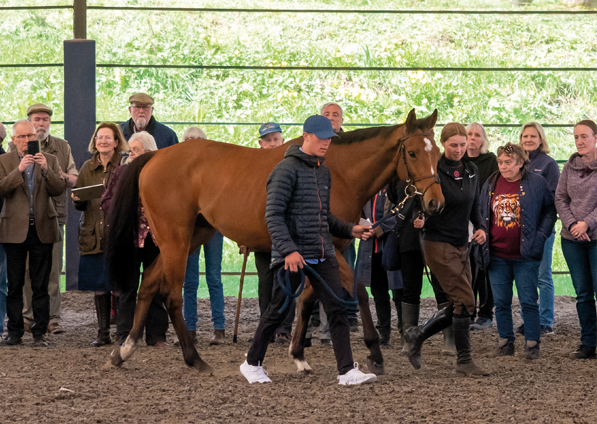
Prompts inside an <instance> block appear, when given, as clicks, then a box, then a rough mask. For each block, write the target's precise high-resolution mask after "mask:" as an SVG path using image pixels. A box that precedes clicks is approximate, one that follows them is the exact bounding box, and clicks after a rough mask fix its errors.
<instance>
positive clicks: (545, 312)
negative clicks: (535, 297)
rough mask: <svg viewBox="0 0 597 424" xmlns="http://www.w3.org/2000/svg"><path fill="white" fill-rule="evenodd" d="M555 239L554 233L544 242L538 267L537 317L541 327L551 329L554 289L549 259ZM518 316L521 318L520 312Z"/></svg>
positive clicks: (521, 313)
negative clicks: (544, 326)
mask: <svg viewBox="0 0 597 424" xmlns="http://www.w3.org/2000/svg"><path fill="white" fill-rule="evenodd" d="M555 238H556V234H555V233H551V236H549V237H547V239H546V240H545V247H544V248H543V258H542V259H541V265H539V283H538V284H537V286H538V287H539V316H540V322H541V325H546V326H548V327H550V328H551V327H553V310H554V300H555V294H556V292H555V289H554V286H553V277H552V275H551V259H552V256H553V243H554V240H555ZM520 316H521V317H523V320H524V316H523V312H522V310H521V311H520Z"/></svg>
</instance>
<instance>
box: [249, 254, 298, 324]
mask: <svg viewBox="0 0 597 424" xmlns="http://www.w3.org/2000/svg"><path fill="white" fill-rule="evenodd" d="M271 259H272V254H271V252H255V267H256V268H257V276H258V279H259V283H258V286H257V295H258V296H259V314H260V316H263V314H264V313H265V311H266V310H267V308H268V307H269V305H270V303H272V296H273V293H274V272H273V271H272V270H271V269H270V267H269V265H270V263H271ZM295 311H296V301H295V300H294V299H292V300H291V301H290V303H289V304H288V306H287V307H286V309H285V310H284V312H283V315H284V321H282V324H280V326H279V327H278V328H277V329H276V332H275V334H276V335H278V334H288V335H289V336H290V335H291V334H292V323H293V322H294V314H295Z"/></svg>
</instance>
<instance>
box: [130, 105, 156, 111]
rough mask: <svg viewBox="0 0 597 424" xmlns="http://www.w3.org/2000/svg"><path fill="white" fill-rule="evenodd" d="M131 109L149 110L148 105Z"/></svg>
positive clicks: (135, 106)
mask: <svg viewBox="0 0 597 424" xmlns="http://www.w3.org/2000/svg"><path fill="white" fill-rule="evenodd" d="M131 107H132V108H133V109H135V110H149V109H151V106H149V105H147V106H139V105H133V106H131Z"/></svg>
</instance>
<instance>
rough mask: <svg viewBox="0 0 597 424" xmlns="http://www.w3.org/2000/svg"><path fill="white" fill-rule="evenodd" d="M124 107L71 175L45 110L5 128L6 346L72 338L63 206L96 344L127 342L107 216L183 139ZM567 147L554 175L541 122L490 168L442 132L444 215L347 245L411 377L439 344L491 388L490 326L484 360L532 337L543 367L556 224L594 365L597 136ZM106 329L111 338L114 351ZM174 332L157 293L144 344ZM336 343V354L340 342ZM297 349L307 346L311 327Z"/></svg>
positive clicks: (1, 230) (1, 260) (134, 104)
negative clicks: (430, 295)
mask: <svg viewBox="0 0 597 424" xmlns="http://www.w3.org/2000/svg"><path fill="white" fill-rule="evenodd" d="M129 103H130V106H129V113H130V119H129V120H127V121H126V122H123V123H121V124H120V125H116V124H113V123H101V124H100V125H98V126H97V128H96V130H95V131H94V134H93V136H92V138H91V140H90V143H89V147H88V150H89V153H90V154H91V157H90V159H89V160H87V161H86V162H85V163H84V164H82V166H81V168H80V169H79V170H77V167H76V165H75V161H74V160H73V156H72V154H71V148H70V146H69V144H68V142H67V141H66V140H63V139H60V138H57V137H55V136H53V135H51V134H50V127H51V117H52V114H53V111H52V110H51V109H50V108H49V107H47V106H46V105H43V104H34V105H31V106H30V107H29V108H28V110H27V117H28V118H27V119H23V120H19V121H17V122H16V123H15V124H14V125H13V126H12V137H11V139H10V142H9V143H7V145H6V152H5V150H4V149H3V148H2V144H0V208H1V212H0V335H1V334H2V333H3V331H4V321H5V320H4V316H5V314H6V316H7V318H8V320H7V330H8V331H7V334H6V336H5V337H4V338H3V340H2V342H0V343H1V344H3V345H16V344H20V343H22V337H23V335H24V333H25V332H30V333H31V334H32V336H33V338H34V342H35V343H36V344H37V345H40V346H45V345H47V336H46V335H47V334H48V333H50V334H60V333H63V332H64V331H65V328H64V327H63V325H62V317H61V300H60V274H61V271H62V267H63V264H62V251H63V239H64V226H65V223H66V220H67V219H68V216H67V209H68V207H67V206H68V204H67V202H69V201H72V202H73V203H74V206H75V208H76V209H77V210H79V211H81V212H82V214H81V218H80V222H79V233H78V235H79V252H80V260H79V273H78V289H79V290H82V291H89V292H93V293H94V303H95V308H96V313H97V321H98V335H97V338H96V340H95V341H93V342H92V344H93V345H95V346H103V345H106V344H111V343H113V341H114V340H115V341H116V342H117V343H123V342H124V340H125V339H126V337H127V336H128V333H129V332H130V330H131V328H132V323H133V311H134V308H135V304H136V296H137V291H136V290H132V291H127V292H119V291H114V290H113V288H112V287H111V286H110V278H109V276H110V273H109V272H108V270H107V269H106V265H105V260H104V257H103V252H104V249H105V247H106V246H105V234H106V232H107V228H106V226H107V223H106V217H107V215H108V213H109V211H110V204H111V201H112V197H113V195H114V193H115V191H116V190H117V189H118V181H119V179H120V178H121V177H122V175H123V174H124V170H125V169H126V166H127V164H128V163H130V162H131V161H134V160H135V159H136V158H137V157H139V156H140V155H142V154H144V153H148V152H151V151H155V150H158V149H162V148H166V147H168V146H172V145H174V144H176V143H178V138H177V136H176V133H175V132H174V131H173V130H172V129H170V128H169V127H167V126H166V125H164V124H162V123H160V122H158V121H157V120H156V119H155V117H154V116H153V110H154V109H153V105H154V99H153V98H152V97H151V96H149V95H147V94H145V93H137V94H135V95H133V96H131V97H130V98H129ZM320 115H322V116H325V117H327V118H328V119H329V121H330V123H331V128H332V129H333V131H334V136H335V134H339V135H340V136H341V134H342V132H343V129H342V124H343V122H344V116H343V111H342V108H341V106H340V105H338V104H337V103H333V102H331V103H326V104H325V105H324V106H323V107H322V108H321V111H320ZM326 122H327V121H326ZM326 125H327V124H326ZM5 138H6V129H5V128H4V126H3V125H2V124H0V141H2V140H4V139H5ZM202 138H207V137H206V135H205V133H203V131H202V130H201V129H199V128H197V127H191V128H188V129H187V131H186V132H185V134H184V137H183V142H184V141H186V140H189V139H202ZM574 141H575V146H576V150H577V151H576V153H574V154H573V155H572V156H571V157H570V159H569V160H568V161H567V162H566V164H565V166H564V168H563V170H562V173H561V175H560V169H559V167H558V164H557V162H556V161H555V160H554V159H553V158H551V157H550V156H549V152H550V150H549V144H548V141H547V138H546V135H545V132H544V130H543V128H542V127H541V125H540V124H538V123H535V122H529V123H525V124H524V125H523V126H522V128H521V130H520V134H519V139H518V140H517V142H515V143H507V144H506V145H504V146H501V147H499V148H498V149H497V152H496V153H497V155H496V154H494V153H491V152H489V151H488V144H489V143H488V139H487V134H486V132H485V129H484V127H483V125H482V124H480V123H476V122H473V123H470V124H469V125H468V126H467V127H466V128H465V127H464V126H463V125H462V124H460V123H456V122H453V123H449V124H447V125H446V126H444V128H443V130H442V132H441V138H440V142H441V145H442V148H443V154H442V155H441V156H440V159H439V163H438V167H437V169H438V176H439V182H440V184H441V187H442V191H443V194H444V197H445V200H446V202H445V206H444V209H443V211H442V212H441V213H440V214H439V215H435V216H425V214H424V213H423V212H422V208H421V205H420V204H418V203H417V202H415V203H414V205H413V207H412V208H409V209H408V211H406V214H405V215H406V216H405V219H404V224H403V225H402V226H401V230H400V237H399V239H398V243H392V247H391V249H392V250H390V251H389V252H388V251H387V250H388V249H390V248H388V247H386V246H388V243H387V240H388V238H389V237H391V236H392V235H391V234H392V231H391V230H392V228H391V226H390V227H388V226H387V225H386V226H385V227H384V226H379V227H378V228H377V229H376V231H375V233H374V234H373V236H372V238H371V239H369V240H366V241H362V242H361V243H360V245H359V251H358V255H356V252H355V244H354V241H353V242H352V243H350V244H348V246H347V248H346V249H345V250H344V251H343V256H344V259H345V260H346V261H347V262H348V264H349V265H350V266H351V268H355V262H356V271H355V272H356V274H357V276H358V278H359V279H360V280H361V281H362V282H365V283H367V285H369V286H370V287H371V292H372V294H373V298H374V303H375V307H376V311H377V320H378V322H377V329H378V331H379V332H380V335H381V345H382V346H384V347H389V346H390V340H391V337H390V335H391V309H392V308H391V306H390V305H391V302H390V300H391V299H392V300H393V303H394V305H395V309H396V311H397V316H398V330H399V333H400V339H401V343H400V344H401V349H402V354H403V355H406V356H408V357H409V359H410V362H411V363H412V365H413V366H414V367H415V368H418V367H420V363H421V349H422V344H423V342H424V341H425V340H426V339H427V338H429V337H430V336H431V335H433V334H435V333H437V332H439V331H443V332H444V347H443V350H442V353H443V354H445V355H451V356H456V357H457V359H456V363H457V365H456V367H457V370H464V371H465V373H467V374H482V375H485V374H486V372H485V371H483V369H482V368H481V367H479V366H477V365H475V363H474V362H473V360H472V355H471V347H470V336H469V332H470V331H471V330H474V331H484V330H488V329H490V328H492V327H493V322H494V314H495V321H496V324H497V330H498V333H499V341H498V345H497V346H496V349H495V352H494V354H493V355H494V356H506V355H514V354H515V339H516V337H515V334H517V333H518V334H521V335H523V336H524V339H525V343H524V347H523V352H522V355H523V356H524V357H525V358H528V359H536V358H538V357H539V356H540V344H541V339H542V337H545V336H549V335H551V334H553V333H554V331H555V326H556V324H557V323H556V322H555V321H554V282H553V277H552V267H551V262H552V255H553V246H554V242H555V222H556V219H557V216H558V215H559V217H560V219H561V221H562V231H561V244H562V251H563V253H564V257H565V259H566V262H567V264H568V267H569V270H570V275H571V279H572V283H573V286H574V289H575V291H576V297H577V303H576V306H577V312H578V317H579V321H580V326H581V344H580V345H579V347H578V348H577V349H576V350H574V351H573V352H572V353H570V356H571V357H572V358H578V359H585V358H594V357H595V348H596V346H597V312H596V308H595V294H596V292H597V125H596V124H595V123H594V122H593V121H591V120H583V121H580V122H578V123H577V124H576V126H575V127H574ZM283 143H284V138H283V136H282V129H281V127H280V125H279V124H277V123H275V122H268V123H265V124H263V125H262V126H261V127H260V128H259V139H258V144H259V147H260V148H263V149H270V148H277V147H279V146H281V145H282V144H283ZM94 186H95V187H103V188H104V189H105V192H104V193H103V195H101V192H102V191H103V190H100V191H99V193H100V195H89V193H91V192H92V191H93V190H92V189H93V187H94ZM71 188H74V189H86V190H78V191H75V192H73V193H72V194H71V199H68V198H67V193H68V192H69V189H71ZM404 188H405V186H404V184H403V183H401V182H399V181H396V182H392V183H391V184H390V185H388V186H387V187H385V188H384V189H383V190H382V191H380V192H379V193H377V194H376V195H375V196H374V197H373V198H372V199H371V201H370V202H369V203H368V204H367V205H366V207H365V209H364V210H363V219H364V220H366V221H368V222H369V223H370V224H375V223H376V222H377V221H380V220H382V219H383V218H384V216H386V214H387V213H388V211H389V210H390V209H391V208H392V207H393V206H395V205H396V204H398V203H400V202H401V201H402V200H403V198H404V197H405V193H404ZM96 192H97V191H96ZM2 202H3V204H2ZM140 207H141V214H140V219H139V223H138V234H139V237H138V240H137V248H138V249H137V250H138V254H137V256H136V259H135V263H133V264H131V268H130V278H131V279H134V280H137V281H138V279H139V278H140V274H139V271H140V270H141V269H142V268H146V267H148V266H149V265H150V264H151V263H152V262H153V261H154V259H155V258H156V257H157V255H158V254H159V248H158V247H157V245H156V243H155V240H154V239H153V235H152V233H151V228H150V227H149V225H148V223H147V219H146V218H145V217H144V215H143V212H142V206H140ZM222 247H223V236H222V234H220V233H218V232H216V234H215V235H214V237H213V238H212V239H211V241H210V242H209V243H207V244H206V245H204V246H203V249H204V254H205V266H206V270H205V274H206V281H207V287H208V289H209V295H210V301H211V315H212V322H213V329H214V333H213V337H212V339H211V340H210V344H213V345H219V344H223V343H225V340H226V333H225V319H224V293H223V286H222V280H221V261H222ZM240 249H241V253H248V251H247V250H246V247H244V246H240ZM384 249H385V250H386V251H384ZM199 254H200V249H198V250H197V251H196V252H193V253H191V254H190V255H189V258H188V262H187V272H186V276H185V281H184V307H183V312H184V319H185V323H186V326H187V329H188V331H189V332H190V334H191V337H192V339H193V340H194V341H196V339H197V333H196V331H197V321H198V317H197V302H196V299H197V289H198V286H199ZM384 255H395V256H396V258H397V259H399V261H397V263H399V265H398V266H396V267H394V268H392V269H389V268H388V267H387V266H385V265H384V264H382V257H383V256H384ZM254 256H255V264H256V268H257V271H258V279H259V282H258V294H259V307H260V313H261V314H262V315H263V314H265V313H266V311H267V310H268V307H269V305H270V303H272V302H273V298H272V296H273V293H274V292H275V286H276V284H275V281H274V280H275V278H274V276H273V273H272V270H271V266H270V265H271V263H272V256H271V252H254ZM425 265H427V266H428V267H429V270H430V280H431V284H432V287H433V290H434V293H435V297H436V301H437V305H438V312H437V313H436V314H435V315H434V316H433V317H432V318H431V319H429V320H427V321H426V322H424V323H422V324H420V325H419V304H420V296H421V290H422V286H423V281H424V278H423V270H424V268H425ZM127 278H128V277H127ZM514 285H515V286H516V289H517V292H518V297H519V300H520V309H521V310H520V314H521V317H522V321H523V323H522V325H520V326H519V327H518V328H516V329H515V328H514V327H513V318H512V296H513V286H514ZM132 286H135V287H136V286H137V285H132ZM390 293H391V296H390ZM343 296H344V298H345V299H348V298H350V293H348V292H346V291H343ZM315 311H316V312H319V314H315V315H319V316H315V319H313V320H312V321H313V323H314V324H315V327H319V328H318V334H319V338H320V340H321V343H322V344H325V345H333V343H332V335H331V334H330V326H329V324H328V322H327V317H326V314H325V311H324V309H323V305H322V306H321V307H316V308H315ZM347 312H348V317H347V319H348V320H347V322H348V324H349V327H350V328H351V329H352V330H356V329H357V328H358V319H357V318H356V311H352V310H349V311H347ZM294 314H295V305H294V303H292V304H291V305H290V307H288V308H287V309H286V311H285V312H284V316H283V317H276V325H275V328H274V327H272V328H271V329H268V331H267V332H266V333H267V334H268V337H270V336H269V334H270V333H271V337H270V338H269V339H268V341H267V342H268V343H269V342H277V343H288V342H289V341H290V338H291V334H292V323H293V320H294ZM337 319H338V318H337V317H336V318H335V321H334V322H335V323H336V324H335V325H337ZM278 320H279V321H280V323H278ZM111 324H116V333H115V335H114V337H113V335H112V334H111V331H110V325H111ZM271 325H273V324H271ZM167 329H168V314H167V311H166V308H165V305H164V299H162V297H161V296H160V294H157V295H156V296H155V298H154V299H153V301H152V303H151V307H150V310H149V314H148V319H147V322H146V325H145V333H146V342H147V344H148V345H152V346H156V347H159V346H167V345H168V342H167V340H166V331H167ZM270 330H271V331H270ZM334 338H335V339H336V342H337V343H338V338H337V335H336V336H334ZM261 342H262V341H260V343H261ZM306 343H307V346H309V345H310V344H311V329H309V332H308V336H307V340H306ZM263 354H264V352H263ZM257 356H260V355H257ZM257 356H256V357H257Z"/></svg>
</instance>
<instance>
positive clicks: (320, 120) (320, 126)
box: [303, 115, 338, 140]
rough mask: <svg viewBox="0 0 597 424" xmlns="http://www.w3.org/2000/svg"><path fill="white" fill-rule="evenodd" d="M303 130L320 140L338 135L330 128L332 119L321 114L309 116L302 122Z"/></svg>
mask: <svg viewBox="0 0 597 424" xmlns="http://www.w3.org/2000/svg"><path fill="white" fill-rule="evenodd" d="M303 132H306V133H308V134H315V135H316V136H317V138H319V139H321V140H325V139H326V138H332V137H338V134H336V133H335V132H334V128H332V121H330V120H329V119H328V118H327V117H325V116H323V115H313V116H309V117H308V118H307V120H306V121H305V123H304V124H303Z"/></svg>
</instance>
